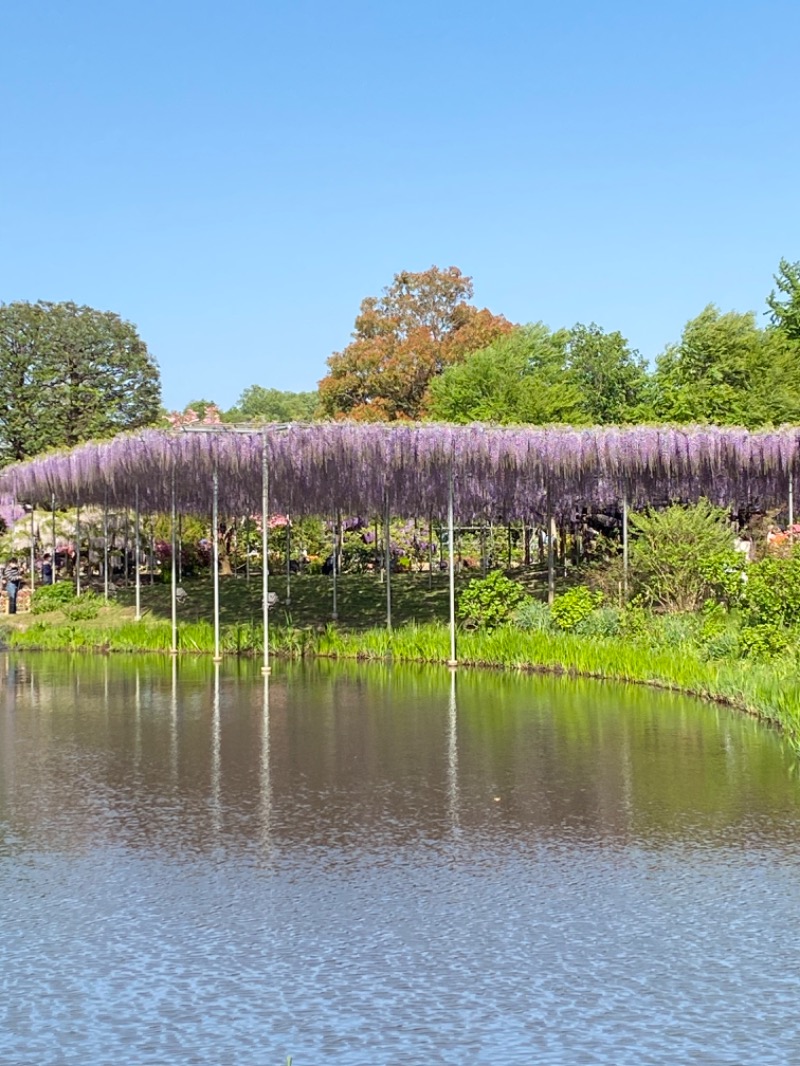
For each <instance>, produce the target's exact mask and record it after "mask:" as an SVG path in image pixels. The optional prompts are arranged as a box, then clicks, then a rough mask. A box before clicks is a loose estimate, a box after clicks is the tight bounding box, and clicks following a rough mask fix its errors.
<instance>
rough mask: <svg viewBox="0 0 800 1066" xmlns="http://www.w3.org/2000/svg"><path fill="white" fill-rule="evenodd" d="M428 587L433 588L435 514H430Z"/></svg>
mask: <svg viewBox="0 0 800 1066" xmlns="http://www.w3.org/2000/svg"><path fill="white" fill-rule="evenodd" d="M428 588H429V589H432V588H433V514H432V513H430V512H429V514H428Z"/></svg>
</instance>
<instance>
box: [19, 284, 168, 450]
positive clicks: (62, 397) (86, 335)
mask: <svg viewBox="0 0 800 1066" xmlns="http://www.w3.org/2000/svg"><path fill="white" fill-rule="evenodd" d="M159 411H160V378H159V371H158V366H157V365H156V363H155V361H154V360H153V359H152V357H151V356H150V355H149V353H148V351H147V347H146V346H145V344H144V342H143V341H142V340H141V339H140V338H139V336H138V334H137V332H136V329H135V328H134V326H132V325H131V323H130V322H124V321H123V320H122V319H121V318H120V317H119V316H118V315H115V314H113V313H111V312H109V311H95V310H93V309H92V308H91V307H79V306H77V305H76V304H74V303H47V302H44V301H40V302H38V303H35V304H30V303H22V302H19V303H11V304H3V305H0V462H2V461H3V460H6V461H8V460H12V459H23V458H26V457H28V456H31V455H35V454H36V453H38V452H41V451H44V450H46V449H48V448H53V447H59V446H66V447H71V446H72V445H75V444H77V443H79V442H80V441H83V440H88V439H90V438H94V437H106V436H113V435H114V434H116V433H118V432H120V431H121V430H124V429H133V428H136V427H138V426H145V425H149V424H152V423H154V422H155V421H156V420H157V419H158V417H159Z"/></svg>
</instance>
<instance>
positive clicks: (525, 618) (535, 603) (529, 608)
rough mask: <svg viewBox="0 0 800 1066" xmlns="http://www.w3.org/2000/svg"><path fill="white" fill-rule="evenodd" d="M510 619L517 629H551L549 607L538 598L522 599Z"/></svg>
mask: <svg viewBox="0 0 800 1066" xmlns="http://www.w3.org/2000/svg"><path fill="white" fill-rule="evenodd" d="M511 621H512V622H513V623H514V625H515V626H517V627H518V628H519V629H527V630H528V631H529V632H530V633H546V632H552V630H553V617H552V615H551V614H550V608H549V607H548V606H547V604H546V603H542V602H541V601H540V600H534V599H527V600H524V601H523V602H522V603H521V604H520V605H519V607H517V608H516V610H515V611H514V613H513V615H512V616H511Z"/></svg>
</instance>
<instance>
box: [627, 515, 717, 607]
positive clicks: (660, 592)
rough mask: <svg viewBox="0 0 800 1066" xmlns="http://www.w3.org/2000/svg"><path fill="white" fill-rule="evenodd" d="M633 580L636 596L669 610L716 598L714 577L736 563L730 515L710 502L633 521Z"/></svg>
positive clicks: (631, 570)
mask: <svg viewBox="0 0 800 1066" xmlns="http://www.w3.org/2000/svg"><path fill="white" fill-rule="evenodd" d="M630 526H631V532H632V534H633V539H632V542H631V547H630V577H631V582H632V585H633V587H634V589H635V592H636V593H637V595H639V596H641V597H642V599H643V601H644V602H646V603H649V604H651V605H654V606H657V607H660V608H663V609H664V610H667V611H694V610H697V609H698V608H699V607H700V606H701V605H702V604H703V602H704V601H705V600H707V599H709V598H710V597H712V596H713V595H714V584H713V580H712V578H711V577H709V567H711V573H712V577H713V576H715V575H716V576H718V574H719V572H720V571H721V569H722V568H723V567H724V566H725V565H728V564H731V565H733V560H732V555H733V552H732V544H731V542H732V534H731V531H730V528H729V525H728V517H727V514H726V513H725V512H724V511H723V510H721V509H720V508H718V507H713V506H712V505H711V504H710V503H709V502H708V501H707V500H700V502H699V503H697V504H694V505H693V506H690V507H683V506H678V505H675V506H673V507H668V508H667V509H666V510H664V511H651V512H649V513H642V514H634V515H631V518H630Z"/></svg>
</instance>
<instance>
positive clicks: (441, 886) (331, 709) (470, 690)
mask: <svg viewBox="0 0 800 1066" xmlns="http://www.w3.org/2000/svg"><path fill="white" fill-rule="evenodd" d="M0 683H1V684H2V703H1V704H0V901H2V902H1V903H0V907H2V924H1V925H0V987H1V988H2V995H1V996H0V1062H3V1063H9V1064H11V1063H13V1064H14V1066H28V1064H30V1066H46V1064H54V1066H55V1064H58V1066H72V1064H75V1066H78V1064H80V1066H93V1064H105V1063H108V1064H112V1063H113V1064H120V1063H124V1064H126V1066H138V1064H154V1066H155V1064H158V1066H172V1064H175V1066H179V1064H180V1066H186V1064H209V1066H217V1064H219V1063H223V1062H225V1063H235V1064H236V1066H283V1064H284V1063H285V1062H286V1058H287V1056H289V1055H291V1056H292V1057H293V1063H294V1066H310V1064H314V1066H316V1064H320V1066H321V1064H325V1063H337V1064H359V1066H361V1064H370V1066H375V1064H381V1063H385V1064H398V1063H402V1064H414V1066H415V1064H420V1066H422V1064H424V1063H454V1064H456V1063H457V1064H470V1063H475V1064H483V1063H490V1062H492V1063H493V1062H498V1063H500V1062H502V1063H525V1064H530V1063H536V1064H541V1063H553V1064H559V1066H561V1064H572V1063H575V1064H594V1063H602V1064H606V1063H607V1064H614V1066H620V1064H627V1063H631V1064H636V1066H642V1064H646V1063H659V1064H661V1063H664V1064H667V1063H669V1064H674V1063H703V1064H710V1063H726V1064H730V1063H747V1064H752V1063H789V1062H793V1061H797V1055H798V1054H800V1032H799V1031H798V1030H799V1029H800V1026H799V1025H798V1012H797V1002H798V993H800V979H799V978H798V973H800V967H799V966H798V962H799V960H798V949H797V946H796V939H795V935H794V934H795V931H796V929H797V924H798V919H800V876H798V873H800V792H799V790H798V783H797V779H796V777H795V767H794V763H793V759H792V757H791V754H790V753H789V752H788V751H786V750H784V747H783V745H782V742H781V740H780V737H779V736H778V735H777V734H775V733H774V732H772V731H770V730H768V729H766V728H765V727H763V726H759V725H757V724H756V723H754V722H753V721H751V720H749V719H746V718H744V717H741V716H738V715H736V714H733V713H729V712H727V711H725V710H723V709H720V708H717V707H714V706H712V705H708V704H701V703H698V702H695V701H692V700H689V699H685V698H677V697H674V696H671V695H669V694H666V693H659V692H655V691H651V690H648V689H643V688H634V687H623V686H618V685H609V684H601V683H598V682H576V681H574V680H569V679H559V678H548V677H530V676H521V675H516V674H510V673H506V674H501V673H490V672H477V671H459V672H458V674H457V675H451V674H450V673H449V672H448V671H447V670H444V669H442V670H433V669H422V668H419V669H416V668H410V667H397V666H395V667H382V666H359V665H351V666H337V665H334V664H329V663H312V664H309V665H292V664H280V663H279V664H276V667H275V670H274V673H273V675H272V677H271V678H270V679H269V681H268V682H265V681H264V679H262V677H261V676H260V673H259V669H258V665H257V664H251V663H241V662H236V663H230V664H229V663H225V664H223V665H222V666H221V667H218V668H215V667H214V666H213V664H211V663H209V662H207V661H205V660H190V661H181V662H173V661H163V660H161V659H158V658H152V657H148V658H138V657H137V658H134V657H131V658H126V657H119V658H103V657H70V656H68V655H60V656H47V655H27V656H22V655H16V654H10V653H2V654H0Z"/></svg>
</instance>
